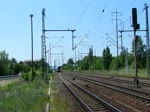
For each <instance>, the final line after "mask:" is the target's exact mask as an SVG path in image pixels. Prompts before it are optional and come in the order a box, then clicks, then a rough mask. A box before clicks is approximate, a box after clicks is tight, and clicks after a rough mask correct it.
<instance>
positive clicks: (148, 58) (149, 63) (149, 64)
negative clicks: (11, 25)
mask: <svg viewBox="0 0 150 112" xmlns="http://www.w3.org/2000/svg"><path fill="white" fill-rule="evenodd" d="M144 6H145V8H144V9H145V14H146V61H147V77H148V78H150V54H149V53H150V47H149V22H148V7H149V6H147V4H146V3H145V4H144Z"/></svg>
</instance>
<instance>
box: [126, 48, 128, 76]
mask: <svg viewBox="0 0 150 112" xmlns="http://www.w3.org/2000/svg"><path fill="white" fill-rule="evenodd" d="M126 73H127V74H128V73H129V68H128V48H126Z"/></svg>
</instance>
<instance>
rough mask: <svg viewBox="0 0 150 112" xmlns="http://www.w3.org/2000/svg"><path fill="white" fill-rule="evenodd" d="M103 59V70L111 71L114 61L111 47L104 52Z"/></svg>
mask: <svg viewBox="0 0 150 112" xmlns="http://www.w3.org/2000/svg"><path fill="white" fill-rule="evenodd" d="M102 58H103V68H104V69H105V70H108V71H109V68H110V64H111V61H112V54H111V53H110V49H109V47H106V49H104V50H103V56H102Z"/></svg>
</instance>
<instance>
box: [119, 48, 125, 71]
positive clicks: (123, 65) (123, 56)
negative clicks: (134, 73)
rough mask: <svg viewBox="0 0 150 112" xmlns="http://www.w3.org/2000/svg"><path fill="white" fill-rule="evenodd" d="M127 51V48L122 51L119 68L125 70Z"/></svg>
mask: <svg viewBox="0 0 150 112" xmlns="http://www.w3.org/2000/svg"><path fill="white" fill-rule="evenodd" d="M125 58H126V50H125V48H123V49H122V51H121V52H120V56H119V68H124V67H125V63H126V59H125Z"/></svg>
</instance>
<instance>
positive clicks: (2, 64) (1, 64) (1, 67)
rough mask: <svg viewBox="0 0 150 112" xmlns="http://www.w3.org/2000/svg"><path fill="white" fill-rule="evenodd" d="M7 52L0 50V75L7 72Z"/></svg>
mask: <svg viewBox="0 0 150 112" xmlns="http://www.w3.org/2000/svg"><path fill="white" fill-rule="evenodd" d="M8 64H9V59H8V54H7V53H6V52H5V51H1V52H0V75H5V74H8Z"/></svg>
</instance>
